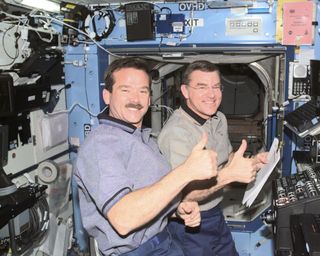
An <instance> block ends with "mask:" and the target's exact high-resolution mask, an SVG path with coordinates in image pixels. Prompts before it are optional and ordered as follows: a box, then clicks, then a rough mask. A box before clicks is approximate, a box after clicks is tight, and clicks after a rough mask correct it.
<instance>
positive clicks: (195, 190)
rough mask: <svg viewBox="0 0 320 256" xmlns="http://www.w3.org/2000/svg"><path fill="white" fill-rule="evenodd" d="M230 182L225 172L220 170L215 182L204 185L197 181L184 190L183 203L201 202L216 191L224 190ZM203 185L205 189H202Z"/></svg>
mask: <svg viewBox="0 0 320 256" xmlns="http://www.w3.org/2000/svg"><path fill="white" fill-rule="evenodd" d="M231 182H232V179H230V177H229V176H228V175H227V173H226V170H225V169H222V170H221V171H220V172H218V176H217V177H216V179H215V180H210V183H211V184H210V183H208V182H207V183H206V184H205V185H204V183H203V182H201V181H199V182H196V183H190V184H189V185H188V186H187V187H186V189H185V190H184V192H185V195H184V199H183V200H184V201H197V202H201V201H203V200H205V199H206V198H207V197H209V196H210V195H212V194H214V193H215V192H217V191H218V190H220V189H222V188H224V187H225V186H226V185H228V184H229V183H231ZM201 185H202V189H201ZM203 185H204V186H205V187H206V188H204V189H203Z"/></svg>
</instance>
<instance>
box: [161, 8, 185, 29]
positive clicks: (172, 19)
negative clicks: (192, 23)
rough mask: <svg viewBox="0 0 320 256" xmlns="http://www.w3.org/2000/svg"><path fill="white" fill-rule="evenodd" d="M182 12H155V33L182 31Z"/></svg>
mask: <svg viewBox="0 0 320 256" xmlns="http://www.w3.org/2000/svg"><path fill="white" fill-rule="evenodd" d="M184 17H185V16H184V14H174V13H173V14H157V22H156V26H157V33H158V34H172V33H184V19H185V18H184Z"/></svg>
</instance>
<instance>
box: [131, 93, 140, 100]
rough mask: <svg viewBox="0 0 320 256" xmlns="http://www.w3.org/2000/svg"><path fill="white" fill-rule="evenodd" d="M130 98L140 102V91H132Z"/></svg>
mask: <svg viewBox="0 0 320 256" xmlns="http://www.w3.org/2000/svg"><path fill="white" fill-rule="evenodd" d="M129 99H130V101H131V102H139V100H140V98H139V93H138V92H137V91H131V92H130V95H129Z"/></svg>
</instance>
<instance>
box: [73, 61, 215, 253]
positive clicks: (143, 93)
mask: <svg viewBox="0 0 320 256" xmlns="http://www.w3.org/2000/svg"><path fill="white" fill-rule="evenodd" d="M105 84H106V88H105V89H104V90H103V99H104V101H105V103H106V104H108V105H109V109H108V112H104V113H102V114H101V115H100V116H99V126H98V127H97V128H96V129H95V130H94V131H92V132H91V133H90V134H89V136H88V137H87V138H86V140H85V142H84V143H83V145H81V147H80V150H79V153H78V157H77V161H76V164H75V170H74V178H75V180H76V182H77V184H78V187H79V200H80V211H81V217H82V222H83V225H84V227H85V229H86V230H87V231H88V233H89V235H90V236H92V237H94V238H95V239H96V241H97V242H98V247H99V250H100V252H101V254H103V255H126V256H144V255H168V256H180V255H181V256H183V255H184V254H183V252H182V250H181V249H180V248H179V247H178V246H177V244H176V243H175V242H174V241H173V240H172V238H171V235H170V234H169V233H168V230H167V229H166V225H167V218H168V216H171V215H172V214H173V215H176V216H177V217H180V218H181V219H182V220H183V222H184V224H185V225H186V226H190V227H194V226H197V225H199V224H200V214H199V208H197V203H195V202H191V203H185V202H183V203H180V204H179V198H181V197H180V196H179V193H180V192H181V190H182V189H183V188H184V187H185V186H186V185H187V184H188V183H189V182H191V181H193V180H203V179H210V178H212V177H215V176H216V174H217V163H216V154H215V152H213V151H212V150H204V149H203V148H204V146H205V144H206V141H207V137H206V136H205V135H204V136H203V137H202V138H201V139H200V140H199V143H197V145H196V146H195V147H194V149H193V150H192V153H191V155H190V157H188V158H187V160H186V161H185V162H184V163H182V164H181V165H180V166H178V167H177V168H175V169H174V170H172V171H170V166H169V165H168V163H167V161H166V160H165V158H164V157H163V156H162V155H161V154H160V152H159V150H158V147H157V144H156V143H155V142H154V141H153V139H152V137H151V136H150V132H151V130H150V129H147V128H143V127H142V120H143V116H144V115H145V113H146V112H147V110H148V107H149V104H150V84H151V76H150V72H149V68H148V65H147V64H146V63H145V62H144V61H143V60H141V59H138V58H123V59H118V60H115V61H114V62H112V63H111V65H110V66H109V68H108V70H107V73H106V77H105ZM196 166H197V167H198V168H199V170H198V172H197V173H195V172H193V169H194V168H195V167H196ZM178 204H179V206H178ZM177 206H178V209H177V210H176V208H177Z"/></svg>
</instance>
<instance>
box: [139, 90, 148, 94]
mask: <svg viewBox="0 0 320 256" xmlns="http://www.w3.org/2000/svg"><path fill="white" fill-rule="evenodd" d="M140 92H141V93H144V94H147V93H149V91H148V90H141V91H140Z"/></svg>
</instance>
